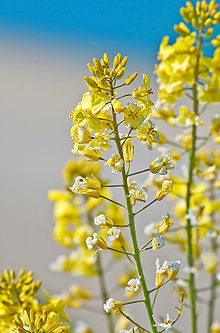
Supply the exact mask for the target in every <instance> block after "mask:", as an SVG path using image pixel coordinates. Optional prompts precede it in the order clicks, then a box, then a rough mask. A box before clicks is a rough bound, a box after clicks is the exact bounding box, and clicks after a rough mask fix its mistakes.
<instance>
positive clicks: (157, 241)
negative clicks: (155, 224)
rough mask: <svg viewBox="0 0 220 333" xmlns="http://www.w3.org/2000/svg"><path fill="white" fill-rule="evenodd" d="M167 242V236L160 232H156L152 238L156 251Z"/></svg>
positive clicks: (153, 247)
mask: <svg viewBox="0 0 220 333" xmlns="http://www.w3.org/2000/svg"><path fill="white" fill-rule="evenodd" d="M165 244H166V240H165V238H164V237H163V236H162V235H160V234H159V233H155V234H154V235H153V239H152V249H153V251H156V250H158V249H160V248H161V247H163V246H164V245H165Z"/></svg>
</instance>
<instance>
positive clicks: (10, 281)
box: [0, 268, 71, 333]
mask: <svg viewBox="0 0 220 333" xmlns="http://www.w3.org/2000/svg"><path fill="white" fill-rule="evenodd" d="M40 286H41V281H38V282H35V281H34V279H33V273H32V271H29V272H27V273H26V272H25V270H24V269H23V268H22V269H21V270H20V272H19V274H18V277H17V279H16V274H15V271H14V270H11V271H8V270H5V271H4V276H3V275H0V331H1V332H4V333H10V332H14V333H25V332H29V333H35V332H39V333H43V332H44V333H71V331H70V328H69V326H68V325H66V324H64V322H63V320H64V321H67V322H69V318H68V317H67V315H66V314H65V312H64V302H63V301H62V300H61V299H60V300H55V299H54V298H52V297H49V296H47V297H48V302H47V303H46V304H44V305H41V304H40V303H39V302H38V301H37V297H36V293H37V291H38V290H39V288H40Z"/></svg>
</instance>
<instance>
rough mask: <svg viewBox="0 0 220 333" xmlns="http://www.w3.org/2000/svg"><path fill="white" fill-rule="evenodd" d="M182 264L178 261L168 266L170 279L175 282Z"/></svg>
mask: <svg viewBox="0 0 220 333" xmlns="http://www.w3.org/2000/svg"><path fill="white" fill-rule="evenodd" d="M180 265H181V262H180V261H178V260H175V261H170V262H169V266H168V271H167V273H168V278H169V279H170V280H174V279H175V277H176V276H177V274H178V272H179V269H180Z"/></svg>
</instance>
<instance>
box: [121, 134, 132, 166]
mask: <svg viewBox="0 0 220 333" xmlns="http://www.w3.org/2000/svg"><path fill="white" fill-rule="evenodd" d="M123 155H124V161H125V162H131V161H132V160H133V158H134V146H133V145H132V142H131V139H127V140H126V141H125V143H124V145H123Z"/></svg>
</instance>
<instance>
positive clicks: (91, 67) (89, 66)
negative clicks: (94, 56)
mask: <svg viewBox="0 0 220 333" xmlns="http://www.w3.org/2000/svg"><path fill="white" fill-rule="evenodd" d="M87 66H88V68H89V70H90V72H91V73H92V75H94V76H96V72H95V67H93V66H92V65H91V64H87Z"/></svg>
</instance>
